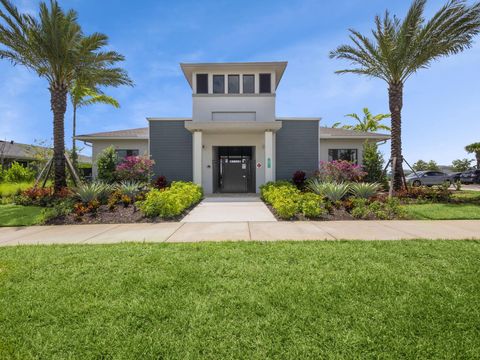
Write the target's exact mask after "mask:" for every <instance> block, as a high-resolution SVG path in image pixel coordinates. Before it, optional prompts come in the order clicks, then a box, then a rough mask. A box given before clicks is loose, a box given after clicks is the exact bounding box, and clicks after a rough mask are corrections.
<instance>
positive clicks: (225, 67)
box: [180, 61, 288, 89]
mask: <svg viewBox="0 0 480 360" xmlns="http://www.w3.org/2000/svg"><path fill="white" fill-rule="evenodd" d="M287 64H288V62H287V61H269V62H228V63H188V64H187V63H180V67H181V68H182V71H183V74H184V75H185V78H186V79H187V81H188V83H189V84H190V87H192V74H193V73H194V72H209V71H210V72H211V71H233V72H234V71H248V70H250V69H251V70H252V71H253V70H258V71H272V70H273V71H275V79H276V81H275V82H276V84H275V89H276V88H277V87H278V84H279V83H280V80H281V79H282V76H283V73H284V72H285V68H286V67H287Z"/></svg>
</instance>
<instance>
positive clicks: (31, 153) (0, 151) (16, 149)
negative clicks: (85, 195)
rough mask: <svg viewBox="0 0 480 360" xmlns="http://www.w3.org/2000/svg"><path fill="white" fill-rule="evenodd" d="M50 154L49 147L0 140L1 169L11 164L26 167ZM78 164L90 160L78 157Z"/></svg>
mask: <svg viewBox="0 0 480 360" xmlns="http://www.w3.org/2000/svg"><path fill="white" fill-rule="evenodd" d="M52 154H53V150H52V149H51V148H49V147H45V146H40V145H29V144H21V143H17V142H14V141H3V140H0V166H3V167H9V166H10V164H11V163H13V162H18V163H19V164H21V165H23V166H28V165H29V164H30V163H32V162H35V161H38V160H39V159H42V158H47V157H49V156H51V155H52ZM78 162H79V163H80V164H91V163H92V158H91V157H90V156H85V155H79V156H78Z"/></svg>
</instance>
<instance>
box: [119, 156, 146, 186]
mask: <svg viewBox="0 0 480 360" xmlns="http://www.w3.org/2000/svg"><path fill="white" fill-rule="evenodd" d="M154 164H155V161H153V160H151V159H149V158H148V156H127V157H126V158H124V159H123V160H122V161H121V162H120V163H119V164H118V165H117V167H116V169H115V170H116V171H115V172H116V177H117V179H118V180H121V181H123V180H131V181H139V182H145V183H146V182H149V181H150V179H151V177H152V167H153V165H154Z"/></svg>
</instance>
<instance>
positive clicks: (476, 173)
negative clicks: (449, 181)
mask: <svg viewBox="0 0 480 360" xmlns="http://www.w3.org/2000/svg"><path fill="white" fill-rule="evenodd" d="M460 181H461V182H462V184H480V170H469V171H465V172H464V173H462V175H460Z"/></svg>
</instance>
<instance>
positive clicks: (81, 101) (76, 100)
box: [70, 81, 120, 167]
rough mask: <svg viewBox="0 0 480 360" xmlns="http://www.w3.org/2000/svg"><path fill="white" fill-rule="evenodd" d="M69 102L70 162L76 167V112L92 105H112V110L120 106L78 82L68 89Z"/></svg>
mask: <svg viewBox="0 0 480 360" xmlns="http://www.w3.org/2000/svg"><path fill="white" fill-rule="evenodd" d="M70 101H71V103H72V110H73V122H72V162H73V165H74V166H75V167H76V165H77V157H78V156H77V146H76V140H75V136H76V130H77V110H78V109H79V108H82V107H85V106H89V105H94V104H107V105H112V106H113V107H114V108H119V107H120V104H119V103H118V101H117V100H115V99H114V98H113V97H111V96H108V95H105V94H103V93H102V92H101V91H100V90H99V89H96V88H95V86H90V87H89V86H85V85H82V84H80V83H79V82H78V81H74V82H73V85H72V88H71V89H70Z"/></svg>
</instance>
